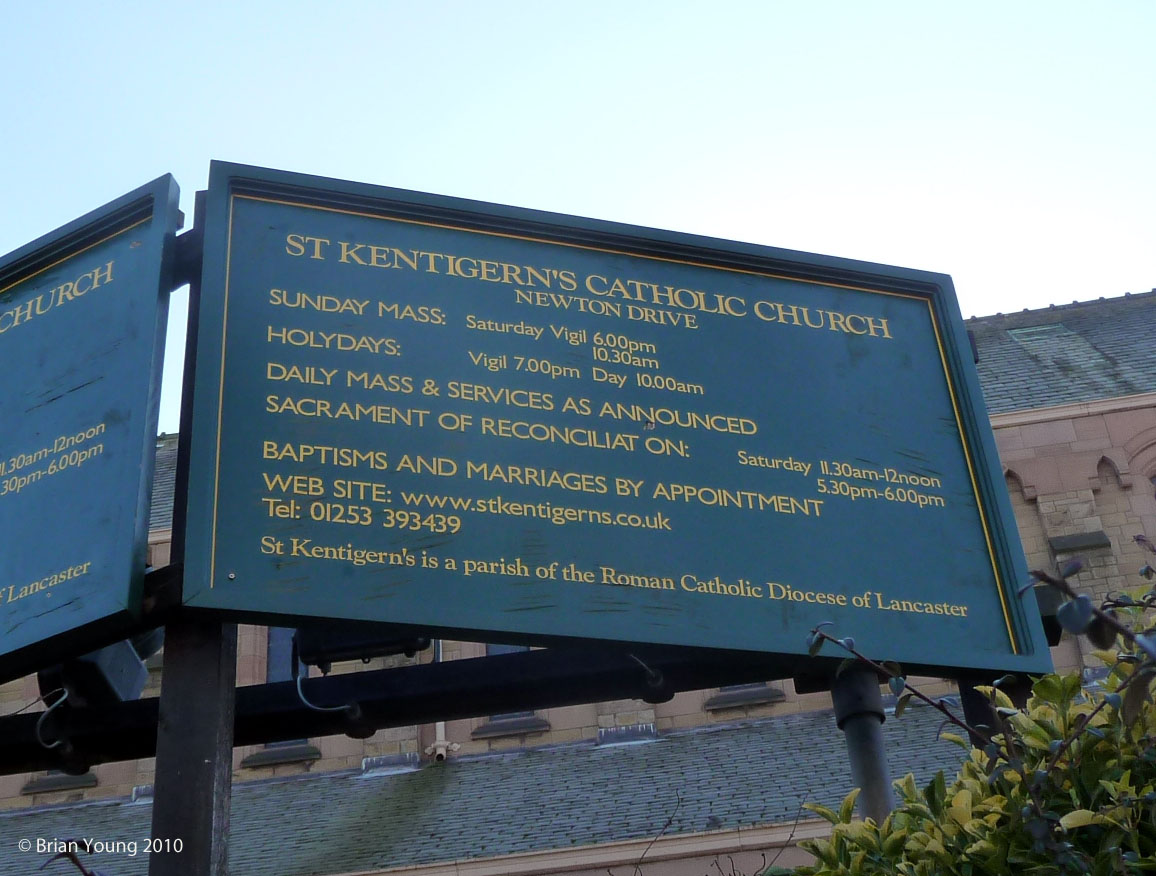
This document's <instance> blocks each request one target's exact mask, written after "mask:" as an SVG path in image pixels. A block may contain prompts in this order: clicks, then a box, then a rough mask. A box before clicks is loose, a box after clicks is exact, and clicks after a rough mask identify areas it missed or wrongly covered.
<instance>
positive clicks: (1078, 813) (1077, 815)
mask: <svg viewBox="0 0 1156 876" xmlns="http://www.w3.org/2000/svg"><path fill="white" fill-rule="evenodd" d="M1104 821H1105V818H1104V816H1103V815H1100V814H1099V813H1096V812H1093V811H1092V810H1091V809H1075V810H1073V811H1072V812H1069V813H1068V814H1067V815H1065V816H1064V817H1063V818H1061V819H1060V827H1062V828H1063V829H1064V830H1071V829H1072V828H1073V827H1086V826H1087V825H1089V824H1103V823H1104Z"/></svg>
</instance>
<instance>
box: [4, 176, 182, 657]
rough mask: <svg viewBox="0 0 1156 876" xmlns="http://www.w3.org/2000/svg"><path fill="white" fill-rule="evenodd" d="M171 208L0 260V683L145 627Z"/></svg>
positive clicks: (103, 214) (161, 186)
mask: <svg viewBox="0 0 1156 876" xmlns="http://www.w3.org/2000/svg"><path fill="white" fill-rule="evenodd" d="M177 194H178V190H177V186H176V184H175V183H174V182H173V180H172V178H171V177H168V176H165V177H162V178H160V179H158V180H155V181H154V182H152V183H150V184H148V185H146V186H143V187H141V188H139V189H137V190H136V191H133V192H130V193H129V194H127V195H125V196H124V197H122V198H119V199H117V200H116V201H113V202H112V203H110V204H107V205H106V206H104V207H102V208H100V209H99V210H96V211H94V212H92V213H90V214H88V215H86V216H84V217H82V218H80V219H78V220H76V221H75V222H72V223H70V224H69V225H67V226H65V227H64V228H61V229H58V230H57V231H54V232H52V233H51V234H49V235H46V236H45V237H43V238H40V239H39V240H36V241H34V242H33V243H30V244H28V245H27V246H25V247H23V248H21V249H19V250H17V251H16V252H13V253H11V254H10V255H7V256H4V257H3V258H0V371H2V372H3V374H4V379H3V381H0V423H2V424H3V425H2V427H0V680H2V679H4V678H12V677H15V676H18V675H20V674H23V673H25V672H27V671H29V670H30V669H32V668H35V665H36V663H37V662H38V661H39V663H44V662H51V661H52V660H54V659H59V658H61V657H64V656H68V654H69V653H78V652H79V651H81V650H84V649H86V648H90V647H94V646H95V645H97V644H105V643H106V641H105V640H107V638H108V637H109V636H110V635H113V634H115V632H116V631H117V630H118V629H123V627H124V626H125V625H126V624H127V623H128V622H129V621H130V620H131V618H132V616H133V615H134V614H135V613H138V612H139V609H140V605H139V602H140V586H141V581H142V579H143V576H144V569H145V549H146V547H147V536H148V507H149V494H150V492H151V486H152V468H153V463H152V461H153V456H154V453H155V447H156V425H157V404H158V400H159V390H160V369H161V364H162V353H163V341H164V330H165V320H166V314H167V309H168V308H167V304H168V292H169V287H168V285H167V280H168V274H169V271H170V264H169V260H170V258H171V256H170V251H171V241H172V238H173V235H174V234H175V232H176V228H177V217H178V215H179V213H178V210H177ZM30 661H31V662H30Z"/></svg>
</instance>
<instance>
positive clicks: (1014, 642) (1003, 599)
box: [927, 301, 1022, 654]
mask: <svg viewBox="0 0 1156 876" xmlns="http://www.w3.org/2000/svg"><path fill="white" fill-rule="evenodd" d="M927 308H928V310H929V311H931V327H932V329H934V331H935V343H936V345H937V346H938V347H939V358H940V361H941V362H942V363H943V376H944V378H945V379H946V380H947V390H948V394H949V395H950V396H951V408H952V410H953V411H954V412H955V424H956V426H957V427H958V429H959V438H960V443H961V444H962V445H963V456H964V459H966V460H967V473H968V476H969V477H970V478H971V489H972V492H973V493H974V494H975V507H976V510H978V511H979V520H980V524H981V525H982V527H983V537H984V540H985V541H986V542H987V556H988V559H989V560H990V561H991V571H992V574H993V575H994V576H995V584H996V593H998V594H999V604H1000V607H1001V608H1002V609H1003V618H1004V625H1005V626H1006V627H1007V634H1008V639H1009V640H1010V641H1011V647H1012V653H1013V654H1020V653H1022V652H1021V651H1020V645H1019V640H1018V639H1017V638H1016V634H1015V628H1014V626H1013V625H1012V620H1011V611H1010V609H1009V608H1008V604H1007V595H1006V594H1005V593H1004V589H1005V588H1004V582H1003V579H1002V578H1000V575H999V563H998V562H997V561H996V558H995V546H994V545H993V544H992V541H991V527H990V526H989V525H988V522H987V514H985V513H984V509H983V501H982V500H981V498H980V494H979V484H978V482H977V481H976V477H975V466H974V464H973V463H972V460H971V448H970V447H969V446H968V443H967V437H966V436H967V432H966V430H965V429H964V428H963V417H962V414H961V413H960V409H959V401H958V399H956V397H955V388H954V387H952V385H951V370H950V369H949V368H948V367H947V353H946V351H945V350H944V349H943V341H942V339H941V338H940V336H939V323H938V322H936V320H935V310H934V309H933V308H932V307H931V302H930V301H928V302H927Z"/></svg>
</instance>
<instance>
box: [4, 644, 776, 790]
mask: <svg viewBox="0 0 1156 876" xmlns="http://www.w3.org/2000/svg"><path fill="white" fill-rule="evenodd" d="M792 662H793V660H784V659H781V658H774V657H760V656H758V655H751V654H748V653H743V652H727V651H705V650H693V649H677V648H655V647H629V646H627V647H621V648H619V647H614V646H607V647H598V648H548V649H543V650H538V651H526V652H522V653H514V654H502V655H497V656H492V657H478V658H474V659H467V660H452V661H448V662H445V663H430V664H424V665H419V666H406V667H400V668H397V669H381V670H374V671H368V672H357V673H350V674H345V675H330V676H326V677H321V678H310V679H306V680H304V681H303V690H304V692H305V695H306V697H307V698H308V699H309V700H310V702H311V703H314V704H316V705H318V706H330V707H331V706H346V705H348V706H351V707H352V708H351V709H347V710H340V711H316V710H314V709H311V708H309V707H308V706H306V705H305V704H304V703H303V702H302V701H301V699H300V698H299V697H298V695H297V690H296V684H295V683H294V682H291V681H289V682H279V683H275V684H264V685H254V686H247V687H240V688H237V702H236V723H235V732H234V745H238V746H241V745H257V744H263V743H268V742H278V741H284V740H289V739H301V738H304V737H317V736H328V735H335V734H340V733H347V734H349V735H353V736H357V737H362V736H368V735H370V734H371V733H372V732H373V731H375V730H377V729H380V728H383V727H400V726H406V725H411V724H424V723H431V722H434V721H448V720H454V719H457V718H470V717H476V716H479V715H494V714H503V713H508V712H515V711H525V710H534V709H547V708H554V707H558V706H566V705H575V704H579V703H590V702H599V701H603V700H611V699H631V698H638V699H645V700H648V701H651V702H662V701H664V700H667V699H670V697H672V696H673V695H674V693H675V692H677V691H682V690H697V689H700V688H706V687H717V686H719V685H724V684H744V683H749V682H755V681H763V680H771V679H777V678H788V677H790V675H791V668H792V666H791V664H792ZM354 704H356V705H355V706H354ZM39 718H40V716H39V715H37V714H25V715H14V716H9V717H5V718H0V774H10V773H19V772H27V771H32V770H43V769H67V770H69V771H73V772H79V771H83V769H84V767H86V766H91V765H95V764H99V763H106V762H111V761H119V760H131V759H137V758H144V757H152V756H153V755H154V754H155V753H156V726H157V699H156V698H149V699H143V700H136V701H131V702H125V703H120V704H118V705H116V706H111V707H103V708H100V709H76V710H71V711H69V710H67V709H66V708H64V707H62V708H60V709H57V710H55V711H54V712H53V714H52V716H50V718H49V720H48V721H46V722H45V726H44V727H43V728H42V734H43V735H44V736H45V737H46V738H45V741H46V742H52V741H55V740H57V739H65V740H67V742H66V744H64V745H61V746H58V747H56V748H52V749H48V748H45V747H44V746H43V745H42V744H41V743H40V742H39V741H38V740H37V737H36V724H37V721H38V720H39Z"/></svg>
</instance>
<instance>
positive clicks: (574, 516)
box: [401, 492, 671, 532]
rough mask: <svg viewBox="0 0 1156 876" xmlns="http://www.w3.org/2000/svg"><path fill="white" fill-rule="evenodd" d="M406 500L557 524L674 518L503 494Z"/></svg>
mask: <svg viewBox="0 0 1156 876" xmlns="http://www.w3.org/2000/svg"><path fill="white" fill-rule="evenodd" d="M401 499H402V501H403V502H404V503H405V504H406V505H409V506H411V507H414V508H430V509H433V510H445V511H463V512H472V513H474V514H497V515H502V516H506V517H531V518H537V519H541V520H547V521H549V522H550V523H552V524H554V525H555V526H565V525H566V524H568V523H594V524H597V525H599V526H626V527H629V528H631V529H661V530H666V531H668V532H669V531H670V529H671V527H670V518H669V517H668V516H667V515H665V514H663V513H662V512H661V511H659V512H656V513H654V514H634V513H631V512H627V511H599V510H596V509H592V508H570V507H567V506H565V505H555V504H554V503H553V502H512V501H510V500H509V499H505V498H503V497H501V496H494V497H492V498H487V499H474V498H469V497H464V496H432V495H430V494H428V493H407V492H402V494H401Z"/></svg>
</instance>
